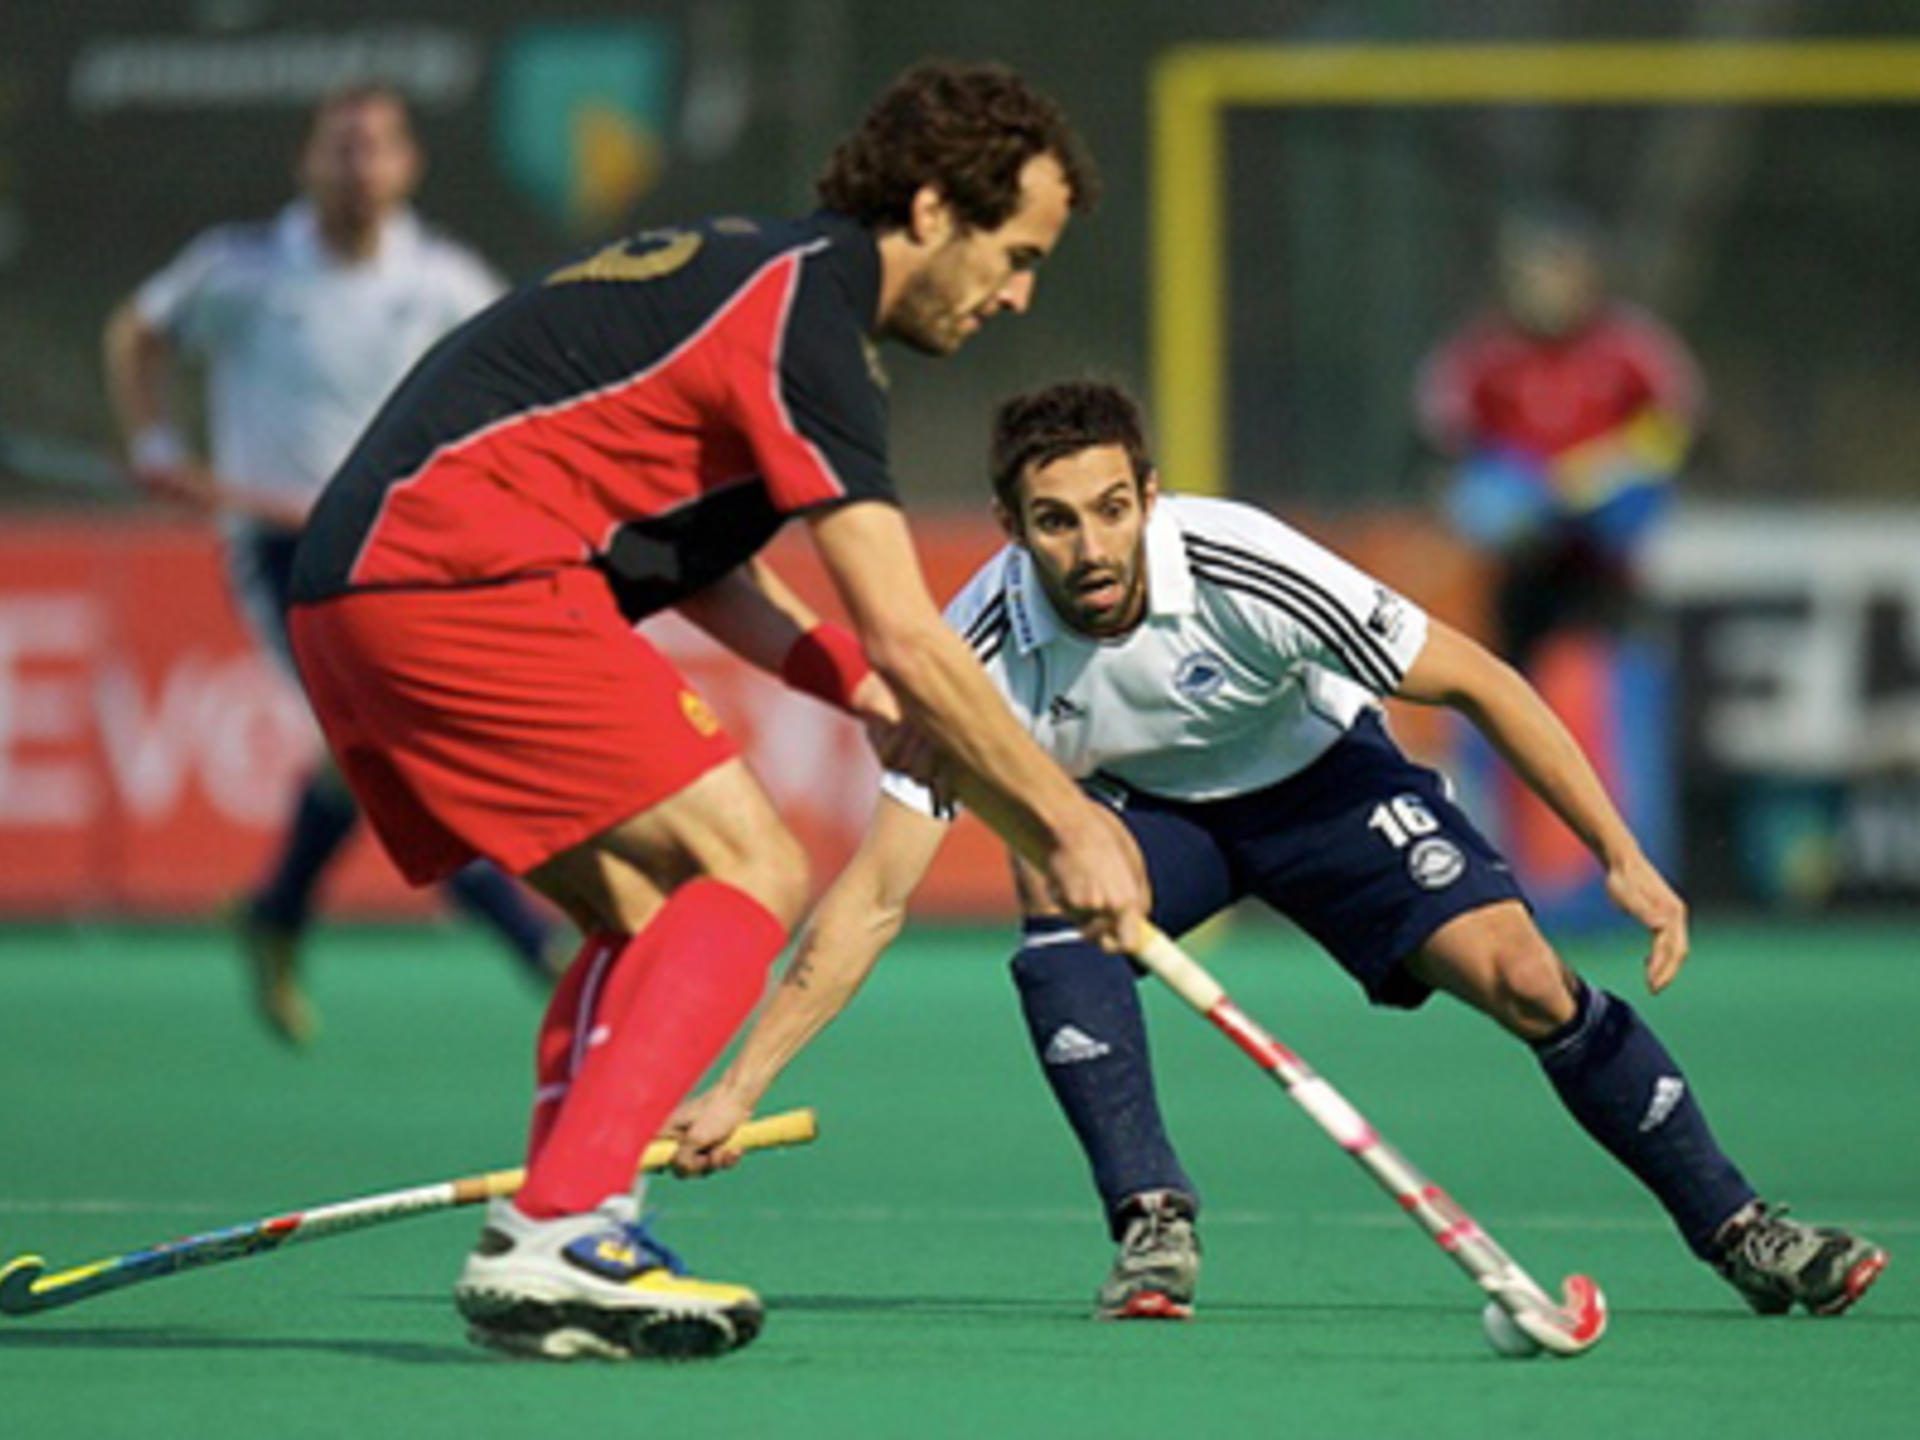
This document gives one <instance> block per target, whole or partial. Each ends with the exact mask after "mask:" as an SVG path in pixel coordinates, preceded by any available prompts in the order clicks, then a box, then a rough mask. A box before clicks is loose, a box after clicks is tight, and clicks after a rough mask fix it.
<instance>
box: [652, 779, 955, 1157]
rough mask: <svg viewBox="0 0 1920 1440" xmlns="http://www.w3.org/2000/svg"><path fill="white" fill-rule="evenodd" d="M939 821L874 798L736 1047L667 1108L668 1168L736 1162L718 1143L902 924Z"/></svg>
mask: <svg viewBox="0 0 1920 1440" xmlns="http://www.w3.org/2000/svg"><path fill="white" fill-rule="evenodd" d="M947 828H948V827H947V824H946V822H945V821H943V820H941V819H938V818H937V817H935V816H931V815H927V814H924V813H923V812H921V811H919V810H916V809H914V808H913V807H912V806H909V805H903V804H901V803H900V802H899V801H897V800H894V799H892V798H890V797H887V796H882V797H881V799H880V803H879V804H878V805H877V806H876V807H875V809H874V815H873V822H872V824H870V825H869V826H868V827H867V833H866V835H865V837H864V838H863V839H862V840H861V842H860V848H859V849H858V850H857V851H855V852H854V856H853V858H852V859H851V860H849V861H848V862H847V865H846V868H845V869H844V870H842V871H841V872H840V874H839V876H838V877H837V878H836V879H835V880H834V882H833V884H832V886H830V887H829V888H828V890H827V893H826V894H825V895H824V896H822V897H821V900H820V904H819V905H818V907H817V908H816V909H815V910H814V912H813V917H812V918H811V919H810V920H809V921H808V922H807V928H806V931H805V932H804V933H803V934H802V936H801V938H800V945H799V948H798V949H797V950H796V951H795V952H794V957H793V960H792V961H791V962H790V963H789V964H788V966H787V970H786V973H785V975H784V976H782V977H781V981H780V983H779V985H777V986H776V987H775V988H774V991H773V995H772V998H771V999H769V1000H768V1001H767V1003H766V1005H765V1006H764V1007H762V1009H761V1011H760V1015H759V1018H758V1019H756V1020H755V1021H754V1023H753V1027H752V1029H750V1030H749V1031H748V1032H747V1038H746V1039H745V1040H744V1041H743V1042H742V1043H741V1046H740V1050H739V1052H738V1053H737V1054H736V1055H735V1056H734V1058H733V1062H732V1063H731V1064H730V1065H728V1066H727V1068H726V1071H725V1072H724V1073H723V1074H722V1075H721V1077H720V1078H719V1079H718V1080H717V1081H715V1082H714V1084H713V1085H712V1086H711V1087H710V1088H709V1089H707V1090H706V1091H705V1092H703V1093H702V1094H700V1095H697V1096H695V1097H694V1098H693V1099H691V1100H689V1101H688V1102H687V1103H686V1104H685V1105H683V1106H682V1107H681V1108H680V1111H679V1113H678V1114H677V1115H675V1117H674V1120H673V1123H672V1125H670V1126H669V1127H668V1128H669V1130H670V1132H676V1133H678V1134H679V1135H680V1137H681V1141H680V1150H679V1153H678V1154H676V1155H675V1156H674V1161H673V1164H674V1169H675V1170H677V1171H678V1172H679V1173H680V1174H682V1175H707V1174H711V1173H712V1172H713V1171H715V1170H725V1169H728V1168H730V1167H731V1166H733V1165H734V1164H735V1163H737V1162H738V1161H739V1159H740V1152H739V1151H738V1150H733V1149H727V1148H724V1142H725V1141H726V1139H727V1137H729V1136H730V1135H732V1134H733V1133H734V1132H735V1131H736V1130H737V1129H738V1128H739V1127H740V1125H741V1124H742V1123H744V1120H745V1119H746V1118H747V1117H750V1116H751V1115H752V1114H753V1112H754V1107H755V1106H757V1105H758V1104H759V1103H760V1101H761V1098H762V1097H763V1096H765V1094H766V1093H767V1091H768V1089H769V1088H770V1087H771V1086H772V1084H773V1082H774V1080H775V1078H776V1077H777V1076H778V1075H779V1074H780V1072H781V1071H783V1070H785V1069H786V1068H787V1066H788V1065H789V1064H791V1063H792V1061H793V1059H794V1057H795V1056H797V1055H798V1054H799V1053H800V1052H801V1051H802V1050H804V1049H805V1048H806V1047H807V1046H808V1045H809V1044H811V1043H812V1041H813V1039H814V1037H815V1036H817V1035H818V1034H819V1033H820V1032H821V1030H823V1029H825V1028H826V1026H827V1025H828V1024H829V1023H830V1022H831V1021H832V1020H833V1018H834V1017H835V1016H836V1015H838V1014H839V1013H840V1012H841V1011H842V1010H844V1009H845V1008H846V1007H847V1003H848V1002H849V1001H850V1000H852V999H853V997H854V994H855V993H856V992H857V991H858V990H859V988H860V986H861V984H862V983H863V982H864V981H865V980H866V978H867V975H868V973H869V972H870V971H871V970H872V969H873V966H874V962H875V961H877V960H878V959H879V958H880V956H881V953H882V952H883V951H885V950H886V948H887V946H889V945H891V944H892V943H893V941H894V938H895V937H896V936H897V935H899V933H900V928H901V926H902V925H904V924H905V923H906V919H907V902H908V901H909V900H910V899H912V897H913V892H914V891H915V890H917V889H918V888H919V887H920V882H921V880H922V879H923V878H924V877H925V876H926V873H927V869H928V867H929V866H931V865H932V864H933V859H934V856H935V855H936V854H938V853H939V850H940V845H941V842H942V841H944V840H945V839H946V836H947Z"/></svg>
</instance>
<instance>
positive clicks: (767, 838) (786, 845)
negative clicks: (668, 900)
mask: <svg viewBox="0 0 1920 1440" xmlns="http://www.w3.org/2000/svg"><path fill="white" fill-rule="evenodd" d="M713 878H714V879H716V880H724V881H726V882H727V883H728V884H730V885H732V886H734V887H735V888H736V889H739V890H744V891H745V892H746V893H747V894H749V895H751V896H753V898H754V899H756V900H758V901H759V902H760V903H761V904H762V905H764V906H766V907H767V910H768V911H769V913H771V914H772V915H773V917H774V919H776V920H778V921H779V922H780V923H781V924H782V925H784V926H786V927H787V928H788V929H789V930H791V929H792V928H793V927H794V926H796V925H798V924H799V923H800V917H801V916H802V915H804V914H806V910H807V900H808V897H809V896H810V895H811V894H812V892H813V867H812V866H811V865H810V864H809V862H808V860H807V852H806V850H805V848H804V847H803V846H802V845H801V844H800V842H799V841H798V840H796V839H795V838H794V836H793V832H792V831H791V830H789V829H787V828H786V826H784V825H775V826H772V827H770V828H769V829H768V830H767V831H766V832H765V833H763V834H760V835H756V836H755V837H754V841H753V844H752V846H751V847H750V848H748V849H745V850H743V851H742V852H741V853H740V855H739V856H738V857H737V858H736V859H734V860H733V861H732V862H731V863H730V864H729V865H727V866H726V867H725V871H724V872H722V871H719V870H716V871H715V872H714V877H713Z"/></svg>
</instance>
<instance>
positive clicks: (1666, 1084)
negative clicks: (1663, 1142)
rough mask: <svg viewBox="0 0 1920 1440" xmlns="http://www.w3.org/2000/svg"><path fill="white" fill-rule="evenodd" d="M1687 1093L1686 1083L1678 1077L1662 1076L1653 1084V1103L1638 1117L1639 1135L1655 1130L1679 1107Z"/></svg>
mask: <svg viewBox="0 0 1920 1440" xmlns="http://www.w3.org/2000/svg"><path fill="white" fill-rule="evenodd" d="M1686 1093H1687V1082H1686V1081H1684V1080H1682V1079H1681V1078H1680V1077H1679V1076H1678V1075H1662V1076H1661V1077H1660V1078H1659V1079H1658V1080H1656V1081H1654V1082H1653V1101H1652V1103H1651V1104H1649V1105H1648V1106H1647V1113H1646V1114H1645V1115H1643V1116H1641V1117H1640V1133H1641V1134H1642V1135H1644V1134H1646V1133H1647V1131H1649V1130H1656V1129H1658V1128H1659V1127H1660V1122H1661V1121H1663V1120H1665V1119H1666V1118H1667V1117H1668V1116H1669V1115H1671V1114H1673V1112H1674V1110H1675V1109H1677V1108H1678V1107H1679V1104H1680V1102H1681V1100H1682V1099H1684V1098H1685V1096H1686Z"/></svg>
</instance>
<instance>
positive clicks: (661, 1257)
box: [620, 1215, 687, 1275]
mask: <svg viewBox="0 0 1920 1440" xmlns="http://www.w3.org/2000/svg"><path fill="white" fill-rule="evenodd" d="M652 1221H653V1217H652V1216H651V1215H644V1216H642V1217H641V1218H640V1219H638V1220H628V1221H624V1222H623V1223H622V1224H621V1226H620V1232H621V1234H622V1235H624V1236H625V1237H626V1240H627V1243H628V1244H629V1245H631V1246H633V1248H634V1249H635V1250H637V1251H638V1252H639V1253H640V1257H641V1259H642V1260H643V1261H649V1262H651V1265H650V1266H647V1267H644V1268H658V1269H663V1270H665V1271H667V1272H668V1273H669V1274H672V1275H684V1274H686V1273H687V1262H686V1261H684V1260H682V1259H681V1258H680V1256H679V1254H678V1253H677V1252H676V1251H675V1250H673V1248H672V1247H670V1246H669V1245H667V1244H666V1242H665V1241H663V1240H661V1239H660V1237H659V1236H657V1235H655V1234H654V1233H653V1229H652Z"/></svg>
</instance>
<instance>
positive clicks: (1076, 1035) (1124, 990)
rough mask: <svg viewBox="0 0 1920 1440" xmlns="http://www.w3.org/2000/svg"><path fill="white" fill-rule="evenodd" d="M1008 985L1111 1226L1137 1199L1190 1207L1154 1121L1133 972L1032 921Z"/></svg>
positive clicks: (1072, 935) (1061, 925)
mask: <svg viewBox="0 0 1920 1440" xmlns="http://www.w3.org/2000/svg"><path fill="white" fill-rule="evenodd" d="M1013 979H1014V983H1015V984H1016V985H1017V986H1018V987H1019V989H1020V1007H1021V1009H1022V1010H1023V1011H1024V1012H1025V1014H1026V1019H1027V1031H1028V1034H1029V1035H1031V1037H1032V1039H1033V1049H1034V1054H1035V1055H1037V1056H1038V1057H1039V1060H1040V1069H1041V1071H1042V1073H1043V1074H1045V1075H1046V1077H1047V1083H1048V1084H1049V1085H1051V1086H1052V1087H1053V1095H1054V1098H1055V1099H1056V1100H1058V1101H1059V1102H1060V1108H1061V1109H1062V1110H1064V1111H1065V1112H1066V1116H1067V1123H1068V1124H1070V1125H1071V1126H1073V1133H1074V1134H1075V1135H1077V1136H1078V1137H1079V1138H1080V1147H1081V1149H1083V1150H1084V1151H1085V1152H1086V1155H1087V1162H1088V1164H1090V1165H1091V1166H1092V1167H1093V1183H1094V1185H1095V1187H1096V1188H1097V1189H1098V1190H1099V1192H1100V1198H1101V1200H1102V1201H1103V1202H1104V1203H1105V1205H1106V1208H1107V1215H1108V1217H1109V1222H1110V1223H1111V1221H1112V1217H1113V1215H1114V1212H1115V1211H1116V1210H1117V1209H1118V1207H1119V1205H1120V1203H1121V1202H1122V1201H1123V1200H1125V1199H1126V1198H1127V1197H1128V1196H1129V1195H1137V1194H1139V1193H1140V1192H1141V1191H1143V1190H1177V1191H1179V1192H1180V1193H1181V1194H1183V1195H1186V1196H1188V1197H1190V1198H1192V1199H1194V1200H1195V1201H1196V1203H1197V1200H1198V1196H1197V1195H1196V1193H1195V1191H1194V1188H1193V1182H1192V1181H1191V1180H1189V1179H1188V1178H1187V1172H1186V1171H1185V1170H1183V1169H1182V1168H1181V1166H1180V1161H1179V1158H1178V1157H1177V1156H1176V1155H1175V1154H1174V1153H1173V1145H1172V1143H1171V1142H1170V1141H1169V1140H1168V1139H1167V1132H1166V1127H1165V1125H1164V1124H1163V1123H1162V1122H1161V1119H1160V1102H1159V1099H1158V1097H1156V1096H1155V1094H1154V1090H1153V1062H1152V1059H1151V1058H1150V1056H1149V1055H1148V1053H1147V1031H1146V1025H1145V1023H1144V1021H1143V1019H1142V1017H1141V1013H1140V994H1139V988H1138V981H1137V979H1136V977H1135V974H1134V970H1133V967H1132V965H1130V964H1129V963H1128V962H1127V960H1126V959H1125V958H1124V957H1122V956H1119V955H1109V954H1107V953H1106V952H1105V951H1103V950H1101V949H1100V948H1099V947H1098V946H1097V945H1091V944H1089V943H1088V942H1087V941H1085V940H1083V939H1081V938H1080V935H1079V933H1078V932H1077V931H1076V930H1074V928H1073V927H1072V926H1071V925H1069V924H1067V923H1066V922H1064V921H1047V920H1030V921H1028V922H1027V925H1026V929H1025V940H1024V943H1023V944H1022V946H1021V948H1020V953H1019V954H1017V955H1015V956H1014V957H1013Z"/></svg>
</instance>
